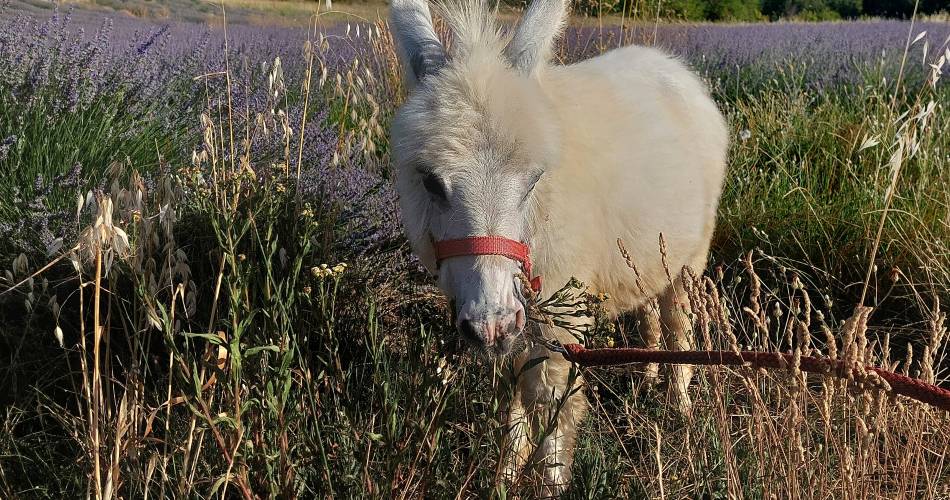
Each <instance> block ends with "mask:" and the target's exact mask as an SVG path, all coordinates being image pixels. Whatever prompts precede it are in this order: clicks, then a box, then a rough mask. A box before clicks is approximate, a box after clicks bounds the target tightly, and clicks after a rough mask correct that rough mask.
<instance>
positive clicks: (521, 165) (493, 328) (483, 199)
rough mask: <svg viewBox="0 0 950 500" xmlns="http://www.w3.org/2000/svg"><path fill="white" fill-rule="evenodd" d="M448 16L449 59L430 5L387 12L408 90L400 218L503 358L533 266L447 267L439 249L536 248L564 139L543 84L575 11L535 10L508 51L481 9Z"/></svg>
mask: <svg viewBox="0 0 950 500" xmlns="http://www.w3.org/2000/svg"><path fill="white" fill-rule="evenodd" d="M444 10H445V12H444V17H445V19H446V20H447V21H448V24H449V26H450V27H451V29H452V32H453V35H454V36H453V43H452V50H451V53H450V54H447V53H446V52H445V49H444V48H443V45H442V43H441V42H440V41H439V39H438V38H437V36H436V34H435V30H434V28H433V26H432V19H431V17H430V15H429V8H428V6H427V3H426V0H393V2H392V4H391V7H390V12H391V14H390V26H391V28H392V30H393V36H394V39H395V41H396V46H397V49H398V51H399V55H400V58H401V60H402V63H403V64H402V66H403V70H404V73H405V74H404V77H405V78H404V79H405V81H406V82H407V85H408V86H409V88H410V92H409V96H408V99H407V100H406V103H405V104H404V105H403V106H402V107H401V108H400V109H399V110H398V112H397V113H396V116H395V118H394V120H393V126H392V145H393V158H394V161H395V166H396V184H397V189H398V191H399V199H400V205H401V209H402V219H403V224H404V226H405V228H406V232H407V234H408V236H409V240H410V242H411V244H412V248H413V251H414V252H415V253H416V255H418V256H419V258H420V259H421V260H422V262H423V264H424V265H425V266H426V267H427V268H428V269H429V271H430V272H432V273H433V274H434V275H436V276H437V277H438V281H439V286H440V287H441V288H442V290H443V291H444V292H445V293H446V295H448V297H449V298H450V299H451V300H452V301H453V303H454V304H455V313H456V321H457V326H458V328H459V330H460V332H461V333H462V335H463V337H465V338H467V339H468V340H469V341H471V342H472V343H474V344H475V345H476V346H480V347H483V348H485V350H486V351H487V352H489V353H494V354H506V353H507V352H509V351H510V349H511V347H512V345H513V344H514V342H515V340H516V339H517V338H518V336H519V334H520V333H521V332H522V330H523V329H524V326H525V309H524V304H523V299H522V294H521V290H522V287H521V281H520V275H521V274H522V273H523V272H524V271H526V270H525V269H524V265H523V264H524V263H523V262H519V260H518V259H517V258H512V256H511V255H508V256H503V255H485V253H491V252H479V251H471V252H464V251H462V252H455V253H454V254H453V255H452V256H450V257H446V254H445V252H437V251H436V250H437V243H439V242H446V241H453V240H462V241H463V242H464V241H468V242H469V243H471V241H473V240H471V239H469V240H466V239H467V238H472V237H486V236H491V237H496V238H498V239H499V241H503V242H507V243H510V244H514V245H517V244H518V242H521V243H524V244H526V245H528V248H530V247H531V244H532V235H533V229H534V227H535V224H534V221H535V219H536V218H537V217H539V216H540V213H539V207H538V204H537V194H538V192H541V191H544V190H545V189H546V188H545V185H544V181H543V180H542V179H543V176H544V173H545V171H546V170H547V169H549V168H550V167H553V166H555V165H557V155H558V143H559V131H558V129H557V127H556V125H555V124H556V120H555V119H554V117H553V116H552V111H551V106H549V105H548V100H547V97H546V94H545V92H544V89H543V79H542V74H543V69H544V67H545V65H546V63H547V60H548V57H549V55H550V48H551V45H552V41H553V39H554V37H555V36H556V35H557V33H558V32H559V30H560V28H561V25H562V24H563V18H564V16H565V11H566V2H565V1H564V0H535V2H534V3H533V4H532V5H531V7H530V8H529V10H528V11H527V13H526V14H525V17H524V19H522V21H521V23H520V24H519V25H518V26H517V28H516V29H515V30H514V33H513V36H512V37H511V39H510V41H508V40H507V39H506V37H505V36H503V35H502V34H501V33H500V31H499V30H498V29H497V28H496V27H495V25H494V24H493V23H492V21H491V20H490V18H489V14H488V12H487V9H485V8H484V7H483V6H482V4H481V3H480V2H477V1H475V2H472V3H471V4H469V6H467V7H452V8H446V9H444ZM506 42H507V43H506ZM482 241H484V240H482ZM439 248H440V249H443V248H444V247H439ZM459 254H460V255H459Z"/></svg>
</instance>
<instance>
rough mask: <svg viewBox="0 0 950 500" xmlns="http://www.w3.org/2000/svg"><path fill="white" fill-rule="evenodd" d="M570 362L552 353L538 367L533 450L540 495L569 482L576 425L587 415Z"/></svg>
mask: <svg viewBox="0 0 950 500" xmlns="http://www.w3.org/2000/svg"><path fill="white" fill-rule="evenodd" d="M571 368H572V366H571V363H570V362H569V361H567V360H566V359H564V358H562V357H561V356H560V355H552V356H551V358H550V359H548V360H547V361H545V362H544V364H543V366H542V367H541V370H540V371H541V373H542V374H543V376H542V380H541V384H540V387H538V388H536V390H537V391H538V396H539V397H538V401H537V407H538V410H539V411H538V417H539V418H540V422H539V424H540V425H539V426H538V431H539V432H540V433H541V437H542V439H541V443H540V445H539V446H538V449H537V451H536V452H535V457H536V460H537V462H538V465H539V466H540V467H542V470H543V485H542V493H543V496H544V497H553V496H558V495H560V494H561V493H562V492H563V491H564V490H565V489H566V488H567V486H568V485H569V484H570V482H571V466H572V465H573V462H574V445H575V443H576V440H577V426H578V425H580V423H581V422H582V421H583V419H584V417H585V416H587V408H588V403H587V397H586V396H584V393H583V383H584V381H583V378H582V377H581V376H580V373H578V372H574V373H573V374H572V373H571Z"/></svg>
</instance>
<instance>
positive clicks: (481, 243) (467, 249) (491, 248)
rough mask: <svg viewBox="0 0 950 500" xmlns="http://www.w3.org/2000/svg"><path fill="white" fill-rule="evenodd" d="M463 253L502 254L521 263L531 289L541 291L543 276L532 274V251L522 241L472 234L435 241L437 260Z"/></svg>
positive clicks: (459, 255)
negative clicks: (454, 238) (529, 281)
mask: <svg viewBox="0 0 950 500" xmlns="http://www.w3.org/2000/svg"><path fill="white" fill-rule="evenodd" d="M463 255H501V256H503V257H508V258H509V259H511V260H514V261H518V262H520V263H521V270H522V271H524V273H525V275H527V276H528V279H529V280H531V289H532V290H534V291H535V292H540V291H541V277H540V276H531V251H530V250H529V249H528V245H525V244H524V243H521V242H520V241H515V240H509V239H508V238H505V237H503V236H472V237H469V238H459V239H457V240H443V241H436V242H435V260H436V262H442V261H443V260H445V259H449V258H452V257H461V256H463Z"/></svg>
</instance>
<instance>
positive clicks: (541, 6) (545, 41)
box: [505, 0, 570, 75]
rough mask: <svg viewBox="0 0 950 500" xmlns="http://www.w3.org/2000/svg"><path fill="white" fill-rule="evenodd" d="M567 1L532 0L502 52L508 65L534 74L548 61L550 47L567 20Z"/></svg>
mask: <svg viewBox="0 0 950 500" xmlns="http://www.w3.org/2000/svg"><path fill="white" fill-rule="evenodd" d="M569 2H570V0H533V1H532V2H531V5H530V6H529V7H528V10H527V11H525V13H524V16H522V18H521V22H520V23H518V27H517V28H516V29H515V34H514V36H513V37H512V38H511V42H510V43H509V44H508V48H507V49H505V55H507V56H508V60H509V61H510V62H511V65H512V66H513V67H515V68H516V69H518V70H520V71H521V72H522V73H524V74H527V75H530V74H535V73H537V71H538V70H539V69H540V68H543V67H544V66H545V65H546V64H547V62H548V61H549V60H550V59H551V47H553V46H554V41H555V40H556V39H557V37H558V35H560V34H561V30H562V29H564V23H565V21H566V20H567V13H568V8H569Z"/></svg>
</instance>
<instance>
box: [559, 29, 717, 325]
mask: <svg viewBox="0 0 950 500" xmlns="http://www.w3.org/2000/svg"><path fill="white" fill-rule="evenodd" d="M545 76H546V79H545V80H544V81H543V85H544V88H545V91H546V92H547V93H548V94H549V97H550V100H549V102H550V103H551V105H552V106H554V108H555V109H556V113H555V114H556V116H558V117H559V120H560V122H561V127H560V128H561V134H562V136H561V139H562V145H563V149H562V155H561V159H562V162H561V165H560V168H558V169H552V171H551V175H552V184H557V185H560V186H562V189H558V190H557V193H556V197H557V199H558V202H557V206H559V207H561V208H560V210H564V211H567V210H571V211H576V212H580V213H582V214H585V215H586V216H580V217H578V216H574V217H569V216H567V215H566V214H564V215H563V216H561V217H556V219H558V220H561V221H570V222H571V223H572V227H570V228H566V227H564V228H562V229H561V230H562V233H563V234H569V235H571V238H574V239H575V240H576V239H580V240H582V241H587V242H599V244H594V245H591V244H588V245H584V246H583V247H577V246H576V245H567V246H554V247H551V251H553V252H558V251H562V250H563V251H568V252H570V251H572V249H576V251H583V252H591V251H595V252H598V253H600V254H602V255H599V256H598V257H597V258H594V259H591V258H590V257H589V256H587V257H583V258H581V256H579V255H578V256H574V255H570V256H569V255H562V256H552V258H551V260H552V261H554V262H565V263H566V264H569V265H571V266H572V268H565V269H564V273H565V274H570V275H574V276H577V275H578V269H577V268H576V267H577V263H578V262H589V263H590V264H591V266H592V268H591V269H589V270H588V272H587V273H585V274H587V275H586V276H583V278H586V279H587V280H588V283H590V284H591V285H592V286H595V287H597V289H599V290H604V291H610V292H613V293H614V294H615V297H617V299H618V300H621V301H622V302H627V301H626V300H623V299H624V298H628V299H629V303H626V304H619V303H618V304H616V306H618V307H620V308H625V306H627V307H628V306H633V305H636V303H637V302H638V299H639V298H641V297H639V296H641V295H642V294H641V293H634V292H635V291H634V290H628V289H629V288H630V287H631V286H633V285H632V283H631V282H630V280H629V279H627V278H628V277H629V270H627V269H626V263H625V262H624V261H623V259H622V258H621V257H620V255H619V253H618V252H617V249H616V247H614V246H612V245H609V244H607V245H604V244H603V242H613V241H616V239H617V238H622V239H623V240H624V242H625V244H626V246H627V249H628V250H629V251H630V253H631V254H632V256H633V258H634V260H635V262H636V263H637V264H638V265H639V266H640V268H641V271H643V273H644V282H645V284H646V285H647V288H648V289H649V290H647V291H648V292H653V291H659V290H662V289H663V288H664V287H665V285H666V284H667V277H666V271H665V269H664V265H663V263H662V262H660V260H661V256H660V252H659V244H658V239H659V235H660V234H662V235H663V238H664V241H665V243H666V247H667V252H668V253H667V262H666V267H668V268H670V269H671V270H672V271H673V272H674V273H675V272H678V270H679V269H681V268H682V267H683V266H690V267H693V268H694V269H695V270H697V271H701V270H702V268H703V267H704V264H705V259H706V255H707V252H708V246H709V240H710V238H711V236H712V231H713V228H714V223H715V217H716V209H717V204H718V199H719V195H720V192H721V189H722V181H723V177H724V174H725V166H726V153H727V150H728V133H727V129H726V124H725V121H724V120H723V118H722V115H721V114H720V112H719V110H718V108H717V106H716V104H715V103H714V102H713V100H712V99H711V98H710V97H709V94H708V92H707V91H706V87H705V85H704V84H703V82H702V81H701V80H700V79H699V78H698V77H697V76H696V75H695V74H694V73H693V72H692V71H690V70H689V69H688V68H687V67H686V66H685V65H684V64H683V63H682V62H680V61H679V60H677V59H675V58H673V57H670V56H668V55H666V54H664V53H663V52H660V51H658V50H655V49H651V48H646V47H638V46H629V47H624V48H620V49H616V50H613V51H610V52H607V53H605V54H604V55H601V56H598V57H594V58H591V59H588V60H585V61H582V62H579V63H576V64H572V65H568V66H553V67H551V68H550V69H549V73H547V74H546V75H545ZM558 274H559V273H558ZM579 277H580V276H579ZM624 290H626V292H628V293H624Z"/></svg>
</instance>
